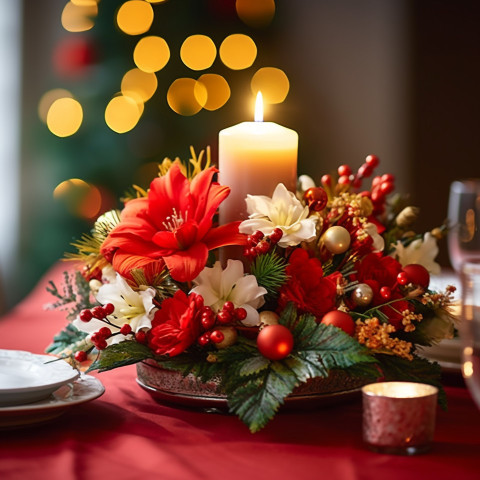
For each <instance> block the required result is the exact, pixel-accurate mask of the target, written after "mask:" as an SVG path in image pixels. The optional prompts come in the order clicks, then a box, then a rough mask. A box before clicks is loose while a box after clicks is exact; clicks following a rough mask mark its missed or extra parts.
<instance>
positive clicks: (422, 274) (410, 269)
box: [402, 263, 430, 288]
mask: <svg viewBox="0 0 480 480" xmlns="http://www.w3.org/2000/svg"><path fill="white" fill-rule="evenodd" d="M402 270H403V271H404V272H405V273H406V274H407V277H408V279H409V281H410V282H411V283H413V284H414V285H418V286H420V287H422V288H427V287H428V285H429V284H430V274H429V273H428V270H427V269H426V268H425V267H424V266H423V265H418V264H414V263H411V264H410V265H406V266H405V267H403V268H402Z"/></svg>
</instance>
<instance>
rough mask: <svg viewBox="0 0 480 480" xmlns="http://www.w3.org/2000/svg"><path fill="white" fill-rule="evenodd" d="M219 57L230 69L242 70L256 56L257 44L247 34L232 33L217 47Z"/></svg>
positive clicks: (250, 64)
mask: <svg viewBox="0 0 480 480" xmlns="http://www.w3.org/2000/svg"><path fill="white" fill-rule="evenodd" d="M219 54H220V59H221V60H222V62H223V63H224V64H225V65H226V66H227V67H228V68H230V69H232V70H243V69H245V68H248V67H250V66H252V64H253V62H254V61H255V59H256V58H257V46H256V45H255V42H254V41H253V40H252V38H250V37H249V36H248V35H243V34H242V33H234V34H233V35H229V36H228V37H226V38H225V39H224V40H223V42H222V44H221V45H220V49H219Z"/></svg>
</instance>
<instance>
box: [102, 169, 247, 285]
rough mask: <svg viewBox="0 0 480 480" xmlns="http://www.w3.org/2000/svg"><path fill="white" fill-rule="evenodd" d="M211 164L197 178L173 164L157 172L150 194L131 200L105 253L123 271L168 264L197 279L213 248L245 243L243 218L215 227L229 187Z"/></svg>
mask: <svg viewBox="0 0 480 480" xmlns="http://www.w3.org/2000/svg"><path fill="white" fill-rule="evenodd" d="M216 172H217V170H216V169H215V168H214V167H211V168H208V169H206V170H204V171H202V172H201V173H199V174H198V175H197V176H196V177H195V178H194V179H193V180H192V181H190V180H188V179H187V178H186V177H185V176H184V175H183V174H182V172H181V171H180V167H179V166H178V165H173V166H172V168H171V169H170V170H169V171H168V173H167V174H166V175H165V176H163V177H159V178H155V179H154V180H153V182H152V183H151V185H150V190H149V192H148V197H146V198H138V199H134V200H130V201H129V202H127V204H126V205H125V208H124V210H123V211H122V216H121V222H120V223H119V224H118V225H117V226H116V227H115V228H114V229H113V230H112V231H111V232H110V234H109V235H108V237H107V239H106V240H105V242H104V243H103V245H102V248H101V253H102V254H103V255H104V256H105V257H106V258H107V260H109V261H111V262H112V264H113V267H114V269H115V270H116V271H117V272H119V273H120V274H121V275H123V276H128V272H129V271H130V270H131V269H133V268H147V267H148V268H149V269H150V270H152V269H153V270H154V268H153V267H152V263H155V264H157V265H160V266H161V267H163V265H164V264H165V265H166V266H167V268H168V270H169V272H170V275H171V277H172V278H173V279H174V280H177V281H180V282H187V281H190V280H193V279H194V278H195V277H196V276H197V275H198V274H199V273H200V271H201V270H202V269H203V267H204V266H205V264H206V261H207V258H208V251H209V250H212V249H214V248H218V247H222V246H225V245H244V244H245V239H246V236H245V235H242V234H240V233H239V232H238V225H239V223H240V222H233V223H230V224H227V225H222V226H220V227H212V219H213V216H214V215H215V213H216V211H217V208H218V206H219V205H220V203H221V202H222V201H223V200H224V199H225V198H226V197H227V196H228V194H229V193H230V188H228V187H225V186H221V185H219V184H218V183H215V182H213V181H212V178H213V176H214V174H215V173H216Z"/></svg>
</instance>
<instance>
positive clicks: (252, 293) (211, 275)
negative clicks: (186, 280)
mask: <svg viewBox="0 0 480 480" xmlns="http://www.w3.org/2000/svg"><path fill="white" fill-rule="evenodd" d="M193 283H194V284H195V285H196V287H195V288H193V289H192V292H195V293H197V294H198V295H201V296H202V297H203V300H204V304H205V305H207V306H209V307H211V308H212V309H213V311H214V312H218V311H220V310H221V309H222V307H223V305H224V303H225V302H227V301H230V302H232V303H233V304H234V305H235V308H244V309H245V310H246V312H247V317H246V318H245V320H243V321H242V323H243V324H244V325H247V326H254V325H258V324H259V317H258V311H257V309H258V308H260V307H261V306H262V305H263V304H264V303H265V300H264V298H263V296H264V295H265V294H266V293H267V290H265V288H263V287H259V286H258V283H257V279H256V278H255V276H254V275H244V272H243V263H242V262H241V261H240V260H228V262H227V267H226V268H225V270H222V266H221V265H220V262H215V265H214V266H213V267H212V268H209V267H206V268H204V269H203V270H202V272H201V273H200V274H199V275H198V277H197V278H195V280H194V281H193Z"/></svg>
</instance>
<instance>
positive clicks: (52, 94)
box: [38, 88, 73, 123]
mask: <svg viewBox="0 0 480 480" xmlns="http://www.w3.org/2000/svg"><path fill="white" fill-rule="evenodd" d="M59 98H73V95H72V94H71V92H69V91H68V90H65V89H64V88H54V89H53V90H49V91H48V92H45V93H44V94H43V95H42V98H40V101H39V102H38V116H39V117H40V120H41V121H42V122H43V123H47V115H48V111H49V110H50V107H51V106H52V103H53V102H54V101H55V100H58V99H59Z"/></svg>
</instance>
